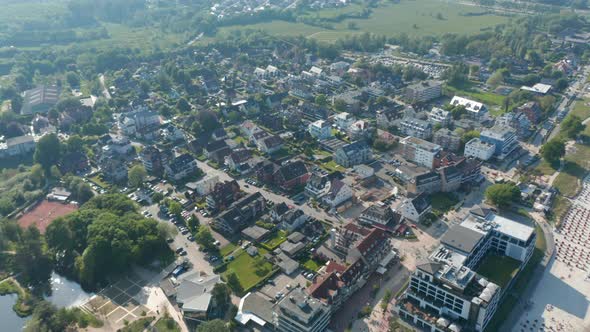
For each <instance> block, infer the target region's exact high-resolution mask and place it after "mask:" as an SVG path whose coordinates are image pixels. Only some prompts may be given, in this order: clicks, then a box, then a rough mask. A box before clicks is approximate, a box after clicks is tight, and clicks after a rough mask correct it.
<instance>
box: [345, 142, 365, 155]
mask: <svg viewBox="0 0 590 332" xmlns="http://www.w3.org/2000/svg"><path fill="white" fill-rule="evenodd" d="M368 148H369V146H368V145H367V143H366V142H365V141H356V142H352V143H350V144H346V145H344V146H343V147H342V150H343V151H344V153H346V154H347V155H352V154H355V153H358V152H359V151H361V150H365V149H368Z"/></svg>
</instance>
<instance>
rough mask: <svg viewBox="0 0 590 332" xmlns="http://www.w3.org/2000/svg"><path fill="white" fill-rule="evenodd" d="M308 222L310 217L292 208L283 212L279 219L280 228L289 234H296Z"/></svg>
mask: <svg viewBox="0 0 590 332" xmlns="http://www.w3.org/2000/svg"><path fill="white" fill-rule="evenodd" d="M275 206H276V205H275ZM308 220H309V216H308V215H306V214H305V213H304V212H303V211H301V210H300V209H292V208H290V209H288V210H287V211H285V212H283V213H282V214H281V215H280V216H279V217H278V219H277V221H278V226H279V228H280V229H282V230H286V231H288V232H294V231H296V230H298V229H299V228H300V227H301V226H303V225H304V224H305V223H306V222H307V221H308Z"/></svg>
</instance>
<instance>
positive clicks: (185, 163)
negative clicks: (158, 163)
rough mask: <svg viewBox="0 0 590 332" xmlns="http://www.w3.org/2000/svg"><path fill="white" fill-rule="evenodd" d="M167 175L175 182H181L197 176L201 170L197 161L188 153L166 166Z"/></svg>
mask: <svg viewBox="0 0 590 332" xmlns="http://www.w3.org/2000/svg"><path fill="white" fill-rule="evenodd" d="M164 170H165V174H166V176H167V177H168V178H170V179H172V180H174V181H180V180H182V179H184V178H186V177H188V176H191V175H196V173H197V171H198V170H199V168H198V167H197V161H196V160H195V158H193V156H191V155H190V154H188V153H184V154H181V155H180V156H178V157H175V158H174V159H172V160H171V161H170V163H168V164H167V165H165V166H164Z"/></svg>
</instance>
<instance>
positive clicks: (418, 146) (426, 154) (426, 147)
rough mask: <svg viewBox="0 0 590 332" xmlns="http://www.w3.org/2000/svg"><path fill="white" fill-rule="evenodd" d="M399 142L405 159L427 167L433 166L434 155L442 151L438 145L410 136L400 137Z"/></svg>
mask: <svg viewBox="0 0 590 332" xmlns="http://www.w3.org/2000/svg"><path fill="white" fill-rule="evenodd" d="M400 143H401V144H402V147H403V156H404V158H405V159H406V160H408V161H411V162H413V163H416V164H418V165H422V166H424V167H428V168H433V167H434V161H435V159H436V156H437V155H438V154H439V153H440V151H442V148H441V147H440V145H437V144H434V143H431V142H428V141H425V140H423V139H420V138H417V137H412V136H408V137H406V138H404V139H402V140H401V142H400Z"/></svg>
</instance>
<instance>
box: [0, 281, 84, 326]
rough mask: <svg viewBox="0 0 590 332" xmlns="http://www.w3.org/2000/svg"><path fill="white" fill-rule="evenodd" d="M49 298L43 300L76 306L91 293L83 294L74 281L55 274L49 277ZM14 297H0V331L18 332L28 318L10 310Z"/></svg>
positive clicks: (58, 304) (63, 305)
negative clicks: (0, 323) (0, 325)
mask: <svg viewBox="0 0 590 332" xmlns="http://www.w3.org/2000/svg"><path fill="white" fill-rule="evenodd" d="M51 290H52V293H51V296H47V297H45V299H46V300H47V301H49V302H51V303H53V304H55V305H56V306H58V307H72V306H78V305H81V304H82V303H84V302H86V301H87V300H88V299H89V298H90V297H91V296H92V295H94V294H93V293H87V292H85V291H84V290H83V289H82V287H80V285H79V284H78V283H76V282H75V281H71V280H68V279H66V278H64V277H62V276H60V275H59V274H57V273H55V272H54V273H53V274H52V275H51ZM15 302H16V295H14V294H10V295H5V296H0V322H2V329H1V330H2V331H20V330H22V329H23V327H24V326H25V324H26V322H27V320H28V319H29V318H30V317H25V318H21V317H18V316H17V315H16V313H15V312H14V311H13V310H12V306H13V305H14V303H15Z"/></svg>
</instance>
